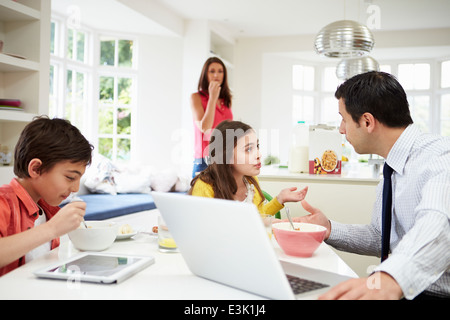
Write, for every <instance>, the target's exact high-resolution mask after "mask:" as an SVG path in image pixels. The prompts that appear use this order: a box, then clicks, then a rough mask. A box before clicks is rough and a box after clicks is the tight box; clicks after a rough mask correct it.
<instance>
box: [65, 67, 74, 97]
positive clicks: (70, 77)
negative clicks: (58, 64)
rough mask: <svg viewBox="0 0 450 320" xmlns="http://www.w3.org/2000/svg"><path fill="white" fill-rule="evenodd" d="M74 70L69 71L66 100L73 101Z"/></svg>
mask: <svg viewBox="0 0 450 320" xmlns="http://www.w3.org/2000/svg"><path fill="white" fill-rule="evenodd" d="M72 88H73V86H72V70H67V83H66V99H67V100H72V94H73V92H72Z"/></svg>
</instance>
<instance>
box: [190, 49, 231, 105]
mask: <svg viewBox="0 0 450 320" xmlns="http://www.w3.org/2000/svg"><path fill="white" fill-rule="evenodd" d="M214 62H215V63H219V64H220V65H222V68H223V82H222V85H221V87H222V89H221V90H220V95H219V99H223V103H224V105H225V106H226V107H228V108H231V98H232V95H231V91H230V87H229V86H228V73H227V68H226V67H225V64H224V63H223V62H222V60H220V59H219V58H217V57H211V58H208V60H206V61H205V64H204V65H203V69H202V73H201V75H200V79H199V81H198V88H197V90H198V92H199V93H200V94H201V95H203V96H206V95H207V94H208V88H209V82H208V69H209V66H210V65H211V63H214Z"/></svg>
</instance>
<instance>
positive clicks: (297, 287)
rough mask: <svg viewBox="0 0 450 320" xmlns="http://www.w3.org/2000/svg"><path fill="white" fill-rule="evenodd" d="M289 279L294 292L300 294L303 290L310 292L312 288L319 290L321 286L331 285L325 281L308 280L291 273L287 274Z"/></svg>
mask: <svg viewBox="0 0 450 320" xmlns="http://www.w3.org/2000/svg"><path fill="white" fill-rule="evenodd" d="M286 276H287V279H288V281H289V284H290V285H291V288H292V290H293V291H294V294H299V293H303V292H308V291H312V290H317V289H321V288H326V287H329V285H327V284H324V283H319V282H315V281H312V280H306V279H302V278H298V277H295V276H291V275H288V274H287V275H286Z"/></svg>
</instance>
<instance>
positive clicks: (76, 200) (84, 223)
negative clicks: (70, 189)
mask: <svg viewBox="0 0 450 320" xmlns="http://www.w3.org/2000/svg"><path fill="white" fill-rule="evenodd" d="M70 202H84V200H83V199H81V198H80V197H77V196H74V197H73V198H72V200H70ZM82 222H83V225H84V227H85V228H86V229H87V228H88V226H87V224H86V221H84V218H83V221H82Z"/></svg>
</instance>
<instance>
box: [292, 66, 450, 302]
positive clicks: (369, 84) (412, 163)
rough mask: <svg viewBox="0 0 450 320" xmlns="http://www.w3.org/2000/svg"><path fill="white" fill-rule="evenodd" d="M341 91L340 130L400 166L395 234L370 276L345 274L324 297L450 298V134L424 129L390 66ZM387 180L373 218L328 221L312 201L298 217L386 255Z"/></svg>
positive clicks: (396, 169) (342, 242) (345, 242)
mask: <svg viewBox="0 0 450 320" xmlns="http://www.w3.org/2000/svg"><path fill="white" fill-rule="evenodd" d="M335 96H336V98H337V99H339V113H340V114H341V116H342V122H341V125H340V128H339V131H340V132H341V134H345V135H346V138H347V140H348V141H349V142H350V143H351V144H352V146H353V147H354V149H355V151H356V152H358V153H360V154H361V153H367V154H378V155H380V156H382V157H383V158H385V159H386V164H387V165H389V167H390V168H392V170H393V173H392V176H391V180H392V183H391V185H392V205H390V207H389V210H388V211H390V212H391V213H392V222H391V227H390V241H388V242H387V245H385V246H389V247H390V256H389V257H387V252H388V251H386V257H384V259H385V260H384V261H382V262H381V264H380V265H379V266H377V267H376V269H375V271H374V273H372V275H370V276H369V277H368V278H363V279H352V280H349V281H346V282H344V283H342V284H340V285H338V286H336V287H334V288H332V289H331V290H330V291H329V292H327V293H326V294H324V295H323V296H322V297H321V298H323V299H400V298H406V299H415V298H436V299H437V298H446V299H449V298H450V249H449V248H450V227H449V218H450V137H441V136H436V135H431V134H423V133H421V132H420V130H419V129H418V127H416V126H415V125H414V124H413V121H412V119H411V116H410V112H409V107H408V101H407V98H406V94H405V92H404V90H403V88H402V87H401V85H400V84H399V83H398V81H397V80H396V79H395V78H394V77H393V76H392V75H389V74H387V73H383V72H368V73H365V74H360V75H357V76H355V77H353V78H351V79H349V80H348V81H346V82H345V83H343V84H342V85H341V86H340V87H339V88H338V89H337V91H336V93H335ZM386 175H387V174H386ZM383 185H384V182H383V181H382V182H380V184H379V186H378V188H377V198H376V202H375V205H374V209H373V214H372V221H371V224H370V225H346V224H341V223H338V222H335V221H329V220H328V219H327V218H326V216H325V215H324V214H323V213H322V212H321V211H320V210H319V209H317V208H313V207H312V206H311V205H309V204H308V203H307V202H306V201H303V202H302V205H303V207H304V208H305V209H306V210H307V211H308V212H310V213H311V214H310V215H307V216H305V217H300V218H297V220H299V221H303V222H310V223H316V224H320V225H323V226H325V227H327V234H326V237H325V238H326V242H327V243H328V244H330V245H332V246H333V247H335V248H337V249H339V250H344V251H349V252H354V253H358V254H364V255H375V256H381V251H382V206H383ZM387 185H388V183H386V186H387ZM385 234H389V232H385ZM383 238H384V236H383Z"/></svg>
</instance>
